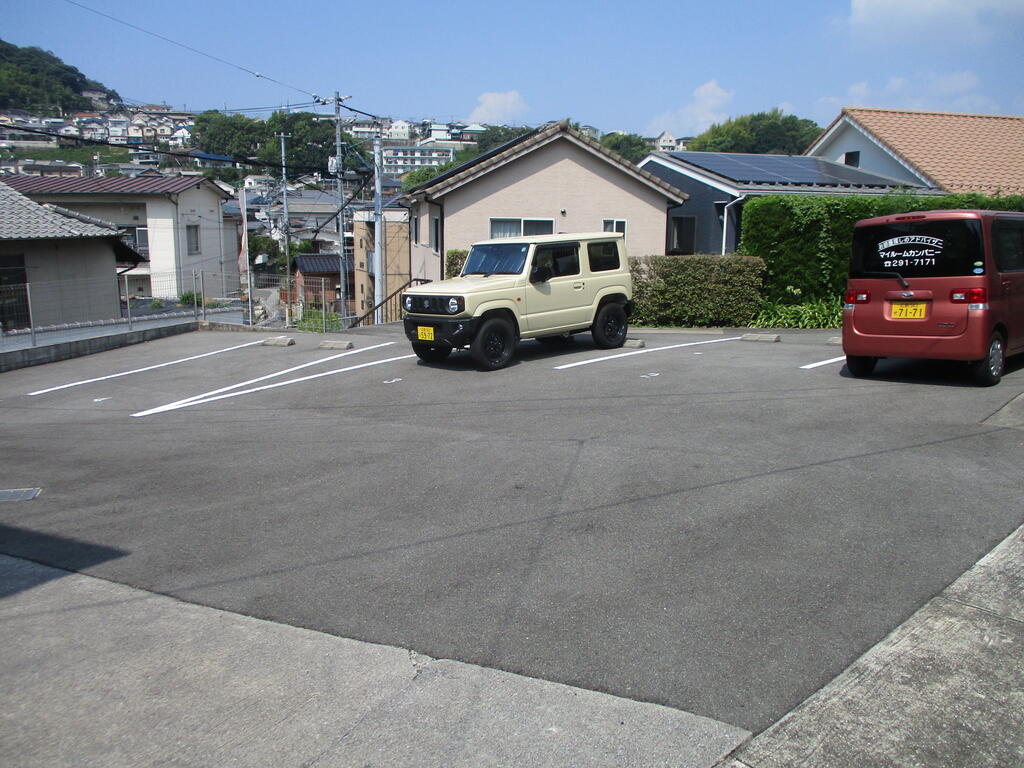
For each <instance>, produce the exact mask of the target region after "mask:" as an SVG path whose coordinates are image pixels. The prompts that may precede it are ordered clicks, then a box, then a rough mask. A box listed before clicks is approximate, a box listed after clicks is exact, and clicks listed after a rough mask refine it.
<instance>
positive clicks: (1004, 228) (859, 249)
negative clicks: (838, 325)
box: [843, 210, 1024, 386]
mask: <svg viewBox="0 0 1024 768" xmlns="http://www.w3.org/2000/svg"><path fill="white" fill-rule="evenodd" d="M843 352H844V353H845V354H846V367H847V369H848V370H849V372H850V373H851V374H852V375H853V376H868V375H870V374H871V372H872V371H873V370H874V368H875V363H876V361H877V360H878V359H879V358H883V357H910V358H926V359H940V360H966V361H968V362H969V363H970V365H971V371H972V373H973V376H974V379H975V381H976V382H977V383H978V384H980V385H981V386H991V385H993V384H997V383H998V382H999V379H1000V378H1001V376H1002V375H1003V368H1004V366H1005V359H1006V356H1007V355H1012V354H1016V353H1019V352H1024V213H1011V212H1005V211H966V210H964V211H916V212H913V213H903V214H898V215H894V216H880V217H878V218H874V219H864V220H863V221H859V222H857V225H856V227H855V228H854V233H853V252H852V254H851V257H850V275H849V280H848V282H847V291H846V297H845V302H844V307H843Z"/></svg>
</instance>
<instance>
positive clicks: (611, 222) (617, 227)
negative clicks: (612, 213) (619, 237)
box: [602, 219, 626, 234]
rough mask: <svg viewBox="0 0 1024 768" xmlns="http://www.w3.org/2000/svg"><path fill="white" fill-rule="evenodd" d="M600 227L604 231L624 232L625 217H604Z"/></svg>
mask: <svg viewBox="0 0 1024 768" xmlns="http://www.w3.org/2000/svg"><path fill="white" fill-rule="evenodd" d="M602 227H603V228H604V231H605V232H621V233H622V234H626V220H625V219H605V220H604V221H603V222H602Z"/></svg>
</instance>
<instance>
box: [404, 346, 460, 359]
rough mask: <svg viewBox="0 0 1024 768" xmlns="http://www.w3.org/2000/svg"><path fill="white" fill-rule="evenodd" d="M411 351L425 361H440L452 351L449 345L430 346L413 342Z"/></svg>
mask: <svg viewBox="0 0 1024 768" xmlns="http://www.w3.org/2000/svg"><path fill="white" fill-rule="evenodd" d="M412 351H413V352H415V353H416V357H418V358H419V359H420V360H423V361H424V362H426V363H440V362H441V361H442V360H445V359H447V357H448V355H450V354H451V353H452V349H451V347H431V346H428V345H427V344H413V345H412Z"/></svg>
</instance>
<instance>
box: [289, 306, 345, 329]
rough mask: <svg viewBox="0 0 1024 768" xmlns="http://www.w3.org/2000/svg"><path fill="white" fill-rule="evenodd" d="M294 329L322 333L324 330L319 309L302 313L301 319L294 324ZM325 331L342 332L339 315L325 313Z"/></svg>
mask: <svg viewBox="0 0 1024 768" xmlns="http://www.w3.org/2000/svg"><path fill="white" fill-rule="evenodd" d="M295 327H296V328H298V329H299V330H300V331H312V332H313V333H322V332H323V330H324V313H323V312H322V311H321V310H319V309H307V310H305V311H304V312H303V313H302V319H301V320H299V321H298V322H297V323H296V324H295ZM327 330H328V331H340V330H343V328H342V325H341V315H339V314H337V313H335V312H328V313H327Z"/></svg>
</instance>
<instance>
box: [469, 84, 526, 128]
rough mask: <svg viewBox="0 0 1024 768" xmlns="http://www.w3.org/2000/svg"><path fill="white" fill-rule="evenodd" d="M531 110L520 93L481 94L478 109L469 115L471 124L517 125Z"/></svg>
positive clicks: (478, 99)
mask: <svg viewBox="0 0 1024 768" xmlns="http://www.w3.org/2000/svg"><path fill="white" fill-rule="evenodd" d="M529 109H530V108H529V106H527V104H526V102H525V101H524V100H523V97H522V96H521V95H520V94H519V91H504V92H502V93H494V92H489V93H481V94H480V96H479V97H478V98H477V104H476V109H474V110H473V111H472V112H470V114H469V122H471V123H485V124H488V125H507V124H510V123H515V122H516V121H517V120H518V119H519V118H521V117H522V116H523V115H525V114H526V112H527V111H528V110H529Z"/></svg>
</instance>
